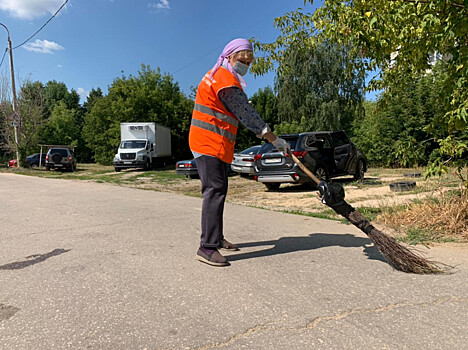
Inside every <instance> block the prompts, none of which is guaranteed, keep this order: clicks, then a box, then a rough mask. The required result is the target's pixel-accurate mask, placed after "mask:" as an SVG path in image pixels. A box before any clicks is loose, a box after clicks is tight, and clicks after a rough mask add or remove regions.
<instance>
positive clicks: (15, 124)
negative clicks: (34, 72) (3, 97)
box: [0, 23, 21, 167]
mask: <svg viewBox="0 0 468 350" xmlns="http://www.w3.org/2000/svg"><path fill="white" fill-rule="evenodd" d="M0 25H1V26H2V27H4V28H5V29H6V31H7V33H8V51H9V52H10V72H11V92H12V95H13V121H12V123H13V127H14V131H15V144H16V166H17V167H19V166H20V157H19V134H18V132H19V130H18V127H19V126H20V125H21V116H20V115H19V114H18V112H17V110H16V86H15V70H14V68H13V49H12V48H11V40H10V31H9V30H8V28H7V27H6V25H4V24H3V23H0Z"/></svg>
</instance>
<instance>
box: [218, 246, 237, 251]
mask: <svg viewBox="0 0 468 350" xmlns="http://www.w3.org/2000/svg"><path fill="white" fill-rule="evenodd" d="M218 249H222V250H227V251H230V252H237V251H238V250H239V248H223V247H219V248H218Z"/></svg>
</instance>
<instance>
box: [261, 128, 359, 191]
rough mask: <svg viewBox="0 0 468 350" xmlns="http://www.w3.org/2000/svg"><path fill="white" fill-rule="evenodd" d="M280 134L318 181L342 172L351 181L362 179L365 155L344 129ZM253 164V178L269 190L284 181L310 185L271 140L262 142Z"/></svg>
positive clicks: (305, 175) (311, 181)
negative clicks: (348, 176)
mask: <svg viewBox="0 0 468 350" xmlns="http://www.w3.org/2000/svg"><path fill="white" fill-rule="evenodd" d="M280 137H281V138H283V139H285V140H286V141H287V142H288V143H289V144H290V145H291V152H292V153H293V154H294V155H295V156H296V157H297V158H298V159H299V160H300V161H301V162H302V163H303V164H304V165H305V166H306V167H307V168H308V169H309V170H310V171H311V172H312V173H314V174H315V175H316V176H317V177H318V178H319V179H321V180H328V179H330V178H332V177H337V176H342V175H353V176H354V179H355V180H362V179H363V178H364V173H365V172H366V171H367V159H366V156H365V155H364V154H363V153H362V152H361V151H359V150H358V149H357V148H356V146H355V145H354V144H353V143H352V142H351V141H350V140H349V138H348V136H347V135H346V133H345V132H344V131H332V132H329V131H320V132H304V133H300V134H290V135H282V136H280ZM254 164H255V179H256V180H257V181H259V182H262V183H263V184H264V185H265V186H266V187H267V188H268V189H270V190H275V189H278V188H279V187H280V185H281V184H282V183H285V182H292V183H305V182H307V183H310V184H312V185H313V184H314V183H313V180H311V179H310V178H309V177H308V176H307V174H305V173H304V172H303V171H302V170H301V169H300V168H299V167H298V166H297V164H296V163H294V161H293V160H292V158H291V157H289V156H284V155H283V153H282V152H279V151H278V150H277V149H276V148H275V147H274V146H273V144H271V143H265V144H263V146H262V148H261V149H260V152H259V154H258V155H256V156H255V163H254Z"/></svg>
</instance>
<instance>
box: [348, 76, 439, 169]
mask: <svg viewBox="0 0 468 350" xmlns="http://www.w3.org/2000/svg"><path fill="white" fill-rule="evenodd" d="M434 78H435V76H421V77H420V78H419V79H417V80H415V81H414V82H412V83H409V84H408V85H407V88H406V89H405V90H404V91H399V92H398V93H391V92H384V93H383V94H382V95H381V96H380V97H379V98H378V100H377V102H366V103H365V108H366V113H365V118H364V119H363V120H361V121H358V122H356V123H355V130H354V136H355V137H354V140H355V142H356V144H357V145H358V146H359V148H360V149H361V150H362V151H364V153H365V154H366V156H367V158H368V159H369V162H370V163H371V164H373V165H379V166H399V167H401V166H403V167H410V166H418V165H427V163H428V161H430V160H434V159H435V158H436V157H437V155H438V152H437V150H438V146H437V143H436V142H435V141H434V138H433V137H432V136H431V135H430V134H429V132H428V131H427V127H428V125H430V124H431V123H433V121H434V120H437V119H438V118H439V117H440V116H441V115H443V112H442V111H441V109H440V107H439V105H438V102H439V100H440V99H439V91H438V89H437V84H436V81H434Z"/></svg>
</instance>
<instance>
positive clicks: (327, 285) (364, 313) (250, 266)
mask: <svg viewBox="0 0 468 350" xmlns="http://www.w3.org/2000/svg"><path fill="white" fill-rule="evenodd" d="M200 208H201V199H200V198H193V197H184V196H180V195H174V194H168V193H161V192H154V191H144V190H136V189H130V188H122V187H117V186H112V185H107V184H98V183H87V182H79V181H66V180H56V179H41V178H34V177H27V176H20V175H13V174H0V239H1V240H0V242H1V246H0V247H1V248H0V349H2V350H14V349H21V350H29V349H31V350H41V349H47V350H50V349H54V350H55V349H109V350H119V349H125V350H128V349H147V350H156V349H199V350H201V349H203V350H204V349H229V350H231V349H468V278H467V277H468V257H467V254H466V253H467V250H466V249H462V248H460V249H455V248H450V249H447V248H444V247H438V248H432V249H430V250H424V252H425V253H426V254H428V255H427V257H429V258H433V259H435V260H439V261H442V262H444V263H447V264H450V265H456V267H457V269H456V271H455V273H453V274H450V275H437V276H421V275H412V274H405V273H402V272H398V271H395V270H393V269H392V268H391V267H390V266H389V265H388V264H387V263H385V262H384V261H383V260H382V258H381V256H380V254H379V252H378V251H377V250H376V248H375V247H374V246H373V245H372V244H371V242H370V240H369V239H367V237H366V236H365V235H364V234H363V233H362V232H361V231H359V230H358V229H356V228H355V227H353V226H352V225H344V224H340V223H338V222H334V221H328V220H321V219H315V218H308V217H304V216H298V215H291V214H283V213H277V212H271V211H266V210H261V209H256V208H248V207H242V206H237V205H229V204H227V205H226V209H225V236H226V238H227V239H229V240H230V241H232V242H235V243H238V244H239V245H240V247H241V250H240V251H239V252H230V253H228V254H226V255H228V256H229V260H230V261H231V266H229V267H225V268H215V267H210V266H208V265H206V264H202V263H200V262H198V261H197V260H196V259H195V253H196V250H197V247H198V243H199V234H200V229H199V221H200V213H201V212H200Z"/></svg>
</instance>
